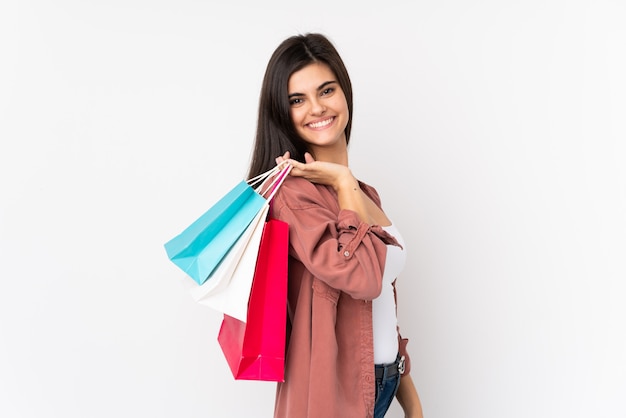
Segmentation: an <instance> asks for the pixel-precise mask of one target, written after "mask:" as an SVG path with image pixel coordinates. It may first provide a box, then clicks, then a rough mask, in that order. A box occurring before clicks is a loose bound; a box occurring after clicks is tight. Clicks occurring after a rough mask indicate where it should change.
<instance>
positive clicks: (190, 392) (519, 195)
mask: <svg viewBox="0 0 626 418" xmlns="http://www.w3.org/2000/svg"><path fill="white" fill-rule="evenodd" d="M624 21H626V13H625V6H624V3H623V2H622V1H621V0H614V1H611V0H596V1H579V0H572V1H564V0H563V1H557V0H541V1H540V0H530V1H506V2H501V1H490V0H473V1H461V0H438V1H417V2H408V1H407V2H400V1H387V2H382V3H381V2H369V1H359V2H356V1H355V2H336V1H321V2H315V3H310V2H309V3H306V2H293V1H265V2H251V1H250V2H238V1H233V2H221V1H220V2H217V1H215V2H211V1H193V0H177V1H173V0H157V1H147V0H146V1H140V0H124V1H121V0H120V1H117V0H113V1H111V0H108V1H78V0H76V1H70V0H60V1H55V2H45V1H41V0H39V1H36V0H32V1H17V0H3V1H2V3H1V4H0V141H1V147H0V258H1V262H0V278H1V281H0V286H1V287H0V338H1V340H0V416H2V417H7V418H9V417H10V418H13V417H29V418H30V417H63V418H69V417H81V418H82V417H107V418H108V417H167V418H170V417H189V418H191V417H218V418H221V417H227V418H228V417H260V418H263V417H270V416H271V413H272V409H273V397H274V384H272V383H267V382H245V381H241V382H240V381H234V380H233V378H232V376H231V374H230V371H229V369H228V368H227V366H226V362H225V360H224V359H223V356H222V354H221V351H220V349H219V346H218V344H217V341H216V336H217V331H218V327H219V323H220V316H219V314H217V313H215V312H213V311H211V310H210V309H208V308H205V307H202V306H200V305H198V304H195V302H194V301H193V300H192V299H191V296H190V295H189V293H188V290H187V287H186V285H185V279H184V275H182V274H181V273H180V272H179V271H178V269H177V268H176V267H175V266H174V265H173V264H172V263H171V262H170V261H169V260H168V259H167V257H166V255H165V252H164V249H163V243H165V242H166V241H167V240H168V239H170V238H171V237H172V236H174V235H175V234H177V233H178V232H179V231H180V230H182V228H184V227H185V226H187V224H189V223H190V222H191V221H192V220H193V219H195V218H196V217H197V216H199V215H200V214H201V213H202V212H203V211H204V210H206V209H207V208H208V207H209V205H211V204H212V203H213V202H214V201H216V199H217V198H218V197H220V196H221V195H222V194H223V193H225V192H226V191H227V190H228V189H229V188H230V187H232V186H233V185H234V184H235V183H236V182H238V181H240V180H241V179H242V178H243V177H244V176H245V172H246V168H247V165H248V162H249V156H250V150H251V146H252V140H253V136H254V129H255V123H256V110H257V100H258V93H259V88H260V84H261V79H262V76H263V72H264V69H265V65H266V63H267V60H268V59H269V56H270V54H271V53H272V51H273V50H274V48H275V47H276V46H277V45H278V44H279V43H280V41H282V40H283V39H284V38H286V37H287V36H291V35H293V34H297V33H303V32H308V31H321V32H323V33H325V34H326V35H328V36H329V37H330V38H331V40H333V42H334V43H335V44H336V46H337V48H338V49H339V51H340V53H341V54H342V56H343V58H344V60H345V62H346V65H347V67H348V69H349V71H350V74H351V77H352V81H353V85H354V91H355V112H354V125H353V126H354V128H353V134H352V143H351V148H350V158H351V161H350V162H351V166H352V168H353V171H354V173H355V174H356V175H357V176H358V177H359V178H361V179H362V180H365V181H367V182H369V183H371V184H373V185H375V186H376V187H377V188H378V190H379V192H380V194H381V196H382V198H383V203H384V208H385V209H386V210H387V212H388V214H389V216H390V217H392V218H393V220H394V222H396V223H397V225H398V226H399V227H400V229H401V231H402V233H403V235H404V238H405V240H406V241H407V247H408V251H409V254H410V257H409V261H408V265H407V267H406V270H405V272H404V273H403V275H402V276H401V277H400V278H399V284H398V287H399V291H400V296H399V321H400V326H401V327H402V330H403V333H404V334H405V335H406V336H408V337H409V338H410V339H411V342H410V351H411V354H412V359H413V372H412V375H413V379H414V381H415V382H416V385H417V387H418V389H419V393H420V395H421V398H422V402H423V405H424V411H425V416H426V417H427V418H451V417H464V418H503V417H506V418H517V417H520V418H521V417H545V418H554V417H570V418H572V417H590V416H591V417H602V418H604V417H607V418H608V417H611V418H617V417H624V416H626V405H625V404H624V394H625V393H626V335H625V333H626V326H625V323H624V322H625V321H624V318H626V304H624V299H625V296H626V292H625V290H624V289H625V284H624V283H625V279H626V262H625V258H626V257H625V255H626V168H625V167H626V165H625V164H624V161H626V126H625V120H626V119H625V115H626V101H625V100H626V99H625V98H626V81H625V80H626V78H625V77H624V74H626V58H625V54H624V51H626V29H625V26H624ZM401 416H403V415H402V413H401V411H400V409H399V407H398V405H397V404H394V406H393V407H392V411H391V412H390V413H389V417H392V418H394V417H401Z"/></svg>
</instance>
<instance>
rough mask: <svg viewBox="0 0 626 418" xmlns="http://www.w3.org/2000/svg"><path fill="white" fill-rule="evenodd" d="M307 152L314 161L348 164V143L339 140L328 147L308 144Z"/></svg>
mask: <svg viewBox="0 0 626 418" xmlns="http://www.w3.org/2000/svg"><path fill="white" fill-rule="evenodd" d="M309 148H310V149H309V152H310V153H311V155H312V156H313V158H314V159H315V160H316V161H325V162H328V163H335V164H341V165H345V166H346V167H347V166H348V145H347V144H346V143H345V142H339V143H337V144H336V145H333V146H330V147H316V146H309Z"/></svg>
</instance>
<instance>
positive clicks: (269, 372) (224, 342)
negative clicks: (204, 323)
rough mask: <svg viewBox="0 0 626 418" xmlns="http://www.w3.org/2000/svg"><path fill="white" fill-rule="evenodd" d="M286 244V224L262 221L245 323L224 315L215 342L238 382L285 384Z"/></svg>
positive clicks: (273, 220)
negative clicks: (261, 381)
mask: <svg viewBox="0 0 626 418" xmlns="http://www.w3.org/2000/svg"><path fill="white" fill-rule="evenodd" d="M288 242H289V226H288V225H287V223H285V222H282V221H279V220H276V219H270V220H268V221H267V222H265V225H264V228H263V235H262V237H261V244H260V247H259V254H258V257H257V262H256V268H255V271H254V279H253V281H252V289H251V291H250V300H249V302H248V316H247V321H246V322H243V321H240V320H238V319H236V318H233V317H231V316H229V315H226V314H224V319H223V320H222V326H221V327H220V331H219V334H218V337H217V339H218V342H219V344H220V347H221V348H222V352H223V353H224V356H225V357H226V361H227V362H228V365H229V367H230V370H231V371H232V373H233V376H234V377H235V379H237V380H264V381H274V382H282V381H284V374H285V373H284V372H285V339H286V326H287V256H288Z"/></svg>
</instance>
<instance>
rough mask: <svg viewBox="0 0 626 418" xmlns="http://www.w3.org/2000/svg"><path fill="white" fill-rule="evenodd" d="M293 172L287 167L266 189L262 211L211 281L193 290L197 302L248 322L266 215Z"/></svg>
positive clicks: (220, 265)
mask: <svg viewBox="0 0 626 418" xmlns="http://www.w3.org/2000/svg"><path fill="white" fill-rule="evenodd" d="M290 170H291V167H287V168H286V169H284V170H281V171H280V172H279V174H278V175H277V176H276V177H275V178H273V179H272V181H271V182H270V184H269V185H268V187H267V188H266V193H265V194H266V195H267V201H266V203H265V205H264V207H263V209H261V211H260V212H259V214H258V215H257V216H256V217H255V219H254V220H253V221H252V222H251V223H250V225H249V226H248V228H247V229H246V231H245V232H244V233H243V234H242V235H241V237H240V238H239V239H238V240H237V242H236V243H235V244H234V245H233V247H232V248H231V250H230V251H229V252H228V254H227V255H226V256H225V257H224V259H223V260H222V261H221V262H220V264H219V265H218V266H217V268H216V270H215V272H214V273H213V274H212V275H211V280H207V281H206V282H205V283H204V284H202V285H201V286H196V287H193V288H191V289H190V292H191V296H192V297H193V298H194V300H195V301H196V302H198V303H200V304H201V305H205V306H208V307H210V308H212V309H214V310H216V311H219V312H222V313H225V314H228V315H229V316H232V317H234V318H237V319H239V320H240V321H242V322H246V321H247V314H248V300H249V298H250V290H251V287H252V280H253V277H254V271H255V268H256V262H257V256H258V253H259V247H260V243H261V237H262V234H263V229H264V226H265V222H266V217H267V213H268V212H269V207H270V204H271V201H272V199H273V197H274V195H275V194H276V192H277V191H278V188H279V187H280V186H281V184H282V183H283V181H284V180H285V178H286V177H287V175H288V174H289V171H290ZM268 193H269V194H268Z"/></svg>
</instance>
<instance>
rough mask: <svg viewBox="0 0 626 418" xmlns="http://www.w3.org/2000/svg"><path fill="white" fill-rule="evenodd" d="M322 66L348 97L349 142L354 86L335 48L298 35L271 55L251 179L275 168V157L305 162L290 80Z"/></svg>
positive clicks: (310, 36) (320, 39) (321, 37)
mask: <svg viewBox="0 0 626 418" xmlns="http://www.w3.org/2000/svg"><path fill="white" fill-rule="evenodd" d="M315 62H322V63H324V64H326V65H328V67H329V68H330V69H331V70H332V72H333V73H334V74H335V76H336V77H337V82H338V83H339V86H340V87H341V89H342V90H343V93H344V95H345V96H346V101H347V104H348V112H349V118H348V123H347V125H346V129H345V133H346V141H347V142H349V141H350V129H351V127H352V83H351V82H350V77H349V76H348V71H347V70H346V67H345V65H344V63H343V60H342V59H341V57H340V56H339V53H338V52H337V50H336V49H335V47H334V46H333V44H332V43H331V42H330V41H329V40H328V39H327V38H326V37H325V36H324V35H321V34H319V33H308V34H305V35H296V36H292V37H290V38H287V39H286V40H284V41H283V42H282V43H281V44H280V45H279V46H278V48H276V50H275V51H274V53H273V54H272V56H271V58H270V60H269V62H268V64H267V68H266V70H265V76H264V78H263V84H262V87H261V94H260V98H259V114H258V119H257V130H256V138H255V142H254V150H253V152H252V160H251V163H250V169H249V172H248V178H251V177H254V176H256V175H258V174H261V173H263V172H265V171H267V170H269V169H271V168H272V167H274V166H275V165H276V161H275V159H276V157H278V156H279V155H283V154H284V153H285V151H289V153H290V154H291V158H293V159H295V160H298V161H304V153H305V152H306V151H307V150H308V149H307V144H306V143H305V142H304V141H303V140H302V138H300V136H299V135H298V134H297V133H296V129H295V127H294V124H293V121H292V120H291V115H290V105H289V97H288V96H289V91H288V86H289V77H291V75H292V74H293V73H295V72H296V71H299V70H301V69H302V68H304V67H306V66H307V65H309V64H312V63H315Z"/></svg>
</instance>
